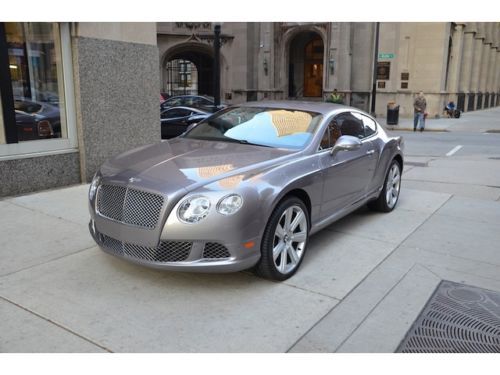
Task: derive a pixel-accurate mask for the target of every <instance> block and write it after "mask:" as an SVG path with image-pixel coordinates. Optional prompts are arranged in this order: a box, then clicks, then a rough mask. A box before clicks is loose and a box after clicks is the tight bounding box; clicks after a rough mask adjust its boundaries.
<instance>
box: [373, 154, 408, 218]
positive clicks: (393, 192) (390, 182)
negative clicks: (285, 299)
mask: <svg viewBox="0 0 500 375" xmlns="http://www.w3.org/2000/svg"><path fill="white" fill-rule="evenodd" d="M400 188H401V166H400V165H399V163H398V162H397V161H396V160H393V161H392V163H391V166H390V167H389V171H388V172H387V175H386V177H385V182H384V187H383V189H382V191H381V192H380V195H379V197H378V198H377V199H376V200H374V201H372V202H369V203H368V207H369V208H371V209H372V210H375V211H380V212H390V211H392V210H393V209H394V207H396V204H397V203H398V199H399V191H400Z"/></svg>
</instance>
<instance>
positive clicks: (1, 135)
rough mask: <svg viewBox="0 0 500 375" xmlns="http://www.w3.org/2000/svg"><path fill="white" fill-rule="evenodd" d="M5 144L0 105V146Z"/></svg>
mask: <svg viewBox="0 0 500 375" xmlns="http://www.w3.org/2000/svg"><path fill="white" fill-rule="evenodd" d="M0 103H2V95H1V93H0ZM3 143H5V129H4V127H3V110H2V106H1V105H0V145H1V144H3Z"/></svg>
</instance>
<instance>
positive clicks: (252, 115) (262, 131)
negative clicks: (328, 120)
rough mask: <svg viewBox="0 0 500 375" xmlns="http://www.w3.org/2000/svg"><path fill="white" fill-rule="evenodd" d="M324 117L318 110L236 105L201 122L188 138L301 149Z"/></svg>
mask: <svg viewBox="0 0 500 375" xmlns="http://www.w3.org/2000/svg"><path fill="white" fill-rule="evenodd" d="M321 119H322V116H321V115H320V114H319V113H316V112H307V111H299V110H293V109H280V108H262V107H260V108H255V107H233V108H229V109H227V110H223V111H220V112H219V113H216V114H215V115H213V116H211V117H209V118H208V119H206V120H204V121H202V122H200V123H199V124H198V125H197V126H196V127H194V128H193V129H191V130H190V131H189V132H188V133H186V135H185V136H184V137H185V138H194V139H203V140H213V141H226V142H240V143H248V144H255V145H258V146H266V147H277V148H291V149H301V148H303V147H304V146H305V145H306V144H308V143H309V141H310V140H311V138H312V136H313V134H314V132H315V131H316V128H317V126H318V124H319V123H320V122H321Z"/></svg>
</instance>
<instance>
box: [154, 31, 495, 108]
mask: <svg viewBox="0 0 500 375" xmlns="http://www.w3.org/2000/svg"><path fill="white" fill-rule="evenodd" d="M212 30H213V25H212V24H211V23H175V22H174V23H158V25H157V32H158V48H159V54H160V76H161V83H160V86H161V87H162V88H163V89H164V90H165V89H166V88H167V87H168V83H169V80H171V77H169V74H171V73H172V72H171V71H170V72H169V74H167V69H166V67H167V64H168V62H169V61H172V60H176V59H185V60H188V61H193V62H194V63H193V65H194V66H200V68H199V69H197V70H199V72H198V89H197V90H196V92H197V93H200V94H208V95H212V93H213V89H212V87H213V86H212V75H213V70H212V69H213V49H212V43H213V31H212ZM375 30H376V23H365V22H350V23H349V22H331V23H293V22H275V23H269V22H263V23H232V22H228V23H223V24H222V42H223V45H222V48H221V97H222V98H223V100H225V101H226V102H228V103H239V102H243V101H248V100H262V99H267V98H269V99H296V98H297V99H306V100H324V99H325V98H326V97H328V96H329V95H330V94H331V92H332V91H333V89H337V90H338V91H339V92H341V93H342V94H343V95H344V102H345V104H350V105H353V106H355V107H358V108H361V109H364V110H367V111H369V110H370V104H371V92H372V87H373V83H374V80H375V83H376V87H377V88H376V90H377V95H376V114H377V115H378V116H384V115H385V113H386V105H387V103H388V102H391V101H393V102H395V103H396V104H399V105H400V114H401V115H402V116H411V115H412V113H413V104H412V103H413V98H414V96H415V94H416V93H417V92H419V91H424V93H425V94H426V97H427V101H428V112H429V115H430V116H439V115H441V114H442V109H443V107H444V105H445V103H447V102H448V101H449V100H453V101H455V103H457V104H458V107H459V108H461V109H462V110H464V111H470V110H477V109H483V108H488V107H491V106H496V105H498V98H499V91H500V83H499V70H500V68H499V65H500V60H499V58H498V55H499V53H500V51H499V44H500V34H499V32H500V23H484V22H483V23H467V24H465V23H452V22H449V23H425V22H406V23H385V22H383V23H380V29H379V30H380V33H379V39H378V42H379V43H378V55H377V62H376V63H375V44H376V43H375V37H376V32H375ZM173 94H175V93H173Z"/></svg>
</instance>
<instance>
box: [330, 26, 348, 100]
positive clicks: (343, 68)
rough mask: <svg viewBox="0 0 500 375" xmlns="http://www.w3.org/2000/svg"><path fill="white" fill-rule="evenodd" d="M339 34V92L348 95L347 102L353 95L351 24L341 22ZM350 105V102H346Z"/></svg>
mask: <svg viewBox="0 0 500 375" xmlns="http://www.w3.org/2000/svg"><path fill="white" fill-rule="evenodd" d="M338 31H339V33H338V47H339V48H338V64H337V66H336V70H337V72H338V73H337V74H336V75H337V80H336V81H337V82H336V84H337V87H334V88H336V89H337V90H339V91H341V92H344V93H346V94H347V95H345V96H346V100H347V99H348V98H350V93H351V68H352V66H351V65H352V61H351V60H352V51H351V32H352V28H351V23H350V22H340V23H339V30H338ZM346 103H347V104H348V103H349V102H348V101H346Z"/></svg>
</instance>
